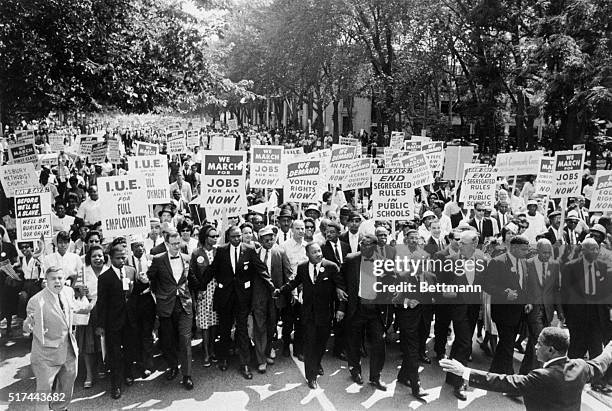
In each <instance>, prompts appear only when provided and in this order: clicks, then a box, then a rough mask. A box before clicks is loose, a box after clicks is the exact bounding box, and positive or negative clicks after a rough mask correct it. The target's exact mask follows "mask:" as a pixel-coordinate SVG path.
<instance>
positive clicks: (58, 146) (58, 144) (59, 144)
mask: <svg viewBox="0 0 612 411" xmlns="http://www.w3.org/2000/svg"><path fill="white" fill-rule="evenodd" d="M65 137H66V136H65V135H64V134H49V149H50V150H51V152H53V153H59V152H60V151H64V138H65Z"/></svg>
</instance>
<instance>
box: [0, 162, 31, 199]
mask: <svg viewBox="0 0 612 411" xmlns="http://www.w3.org/2000/svg"><path fill="white" fill-rule="evenodd" d="M0 181H1V182H2V188H3V189H4V194H5V195H6V196H7V197H14V196H15V190H18V189H24V188H30V187H36V186H38V185H39V183H38V175H37V174H36V170H34V164H32V163H24V164H7V165H4V166H2V167H0Z"/></svg>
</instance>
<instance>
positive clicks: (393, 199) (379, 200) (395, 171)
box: [371, 168, 414, 220]
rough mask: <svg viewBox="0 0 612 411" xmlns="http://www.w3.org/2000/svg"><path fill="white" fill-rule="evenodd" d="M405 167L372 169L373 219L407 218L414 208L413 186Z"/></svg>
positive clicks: (409, 171)
mask: <svg viewBox="0 0 612 411" xmlns="http://www.w3.org/2000/svg"><path fill="white" fill-rule="evenodd" d="M411 172H412V170H410V169H407V168H376V169H373V170H372V198H371V199H372V211H373V219H374V220H409V219H411V218H412V210H413V209H414V188H413V186H412V183H411V182H410V178H408V177H407V175H408V174H410V173H411Z"/></svg>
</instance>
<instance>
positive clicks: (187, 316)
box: [147, 231, 193, 390]
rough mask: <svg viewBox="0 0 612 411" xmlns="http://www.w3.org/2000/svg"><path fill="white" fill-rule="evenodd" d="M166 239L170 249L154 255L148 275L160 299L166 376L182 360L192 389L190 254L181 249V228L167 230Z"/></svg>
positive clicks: (187, 385) (185, 382)
mask: <svg viewBox="0 0 612 411" xmlns="http://www.w3.org/2000/svg"><path fill="white" fill-rule="evenodd" d="M164 241H165V243H166V247H167V249H168V251H167V252H164V253H161V254H159V255H156V256H155V257H153V261H152V262H151V267H149V270H148V271H147V277H148V279H149V284H150V286H151V291H152V292H153V294H154V295H155V299H156V302H157V316H158V317H159V328H160V339H161V346H162V353H163V355H164V358H165V359H166V362H167V363H168V367H169V368H168V370H167V371H166V379H167V380H169V381H170V380H173V379H174V378H176V376H177V375H178V364H179V362H180V364H181V374H182V375H183V381H182V384H183V387H185V389H187V390H191V389H193V381H192V380H191V325H192V321H193V302H192V300H191V294H190V292H189V288H188V284H187V275H188V273H189V256H187V255H184V254H181V253H180V252H179V251H180V248H181V238H180V235H179V233H178V232H177V231H167V232H166V233H164ZM177 341H178V346H177V344H176V342H177ZM177 351H178V354H177Z"/></svg>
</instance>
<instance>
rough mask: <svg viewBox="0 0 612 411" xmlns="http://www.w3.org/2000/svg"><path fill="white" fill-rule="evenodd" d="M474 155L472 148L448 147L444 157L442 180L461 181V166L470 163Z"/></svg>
mask: <svg viewBox="0 0 612 411" xmlns="http://www.w3.org/2000/svg"><path fill="white" fill-rule="evenodd" d="M473 155H474V147H472V146H467V147H466V146H448V147H446V153H445V157H444V177H443V178H444V180H461V179H462V178H463V165H464V164H465V163H471V162H472V157H473Z"/></svg>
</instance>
